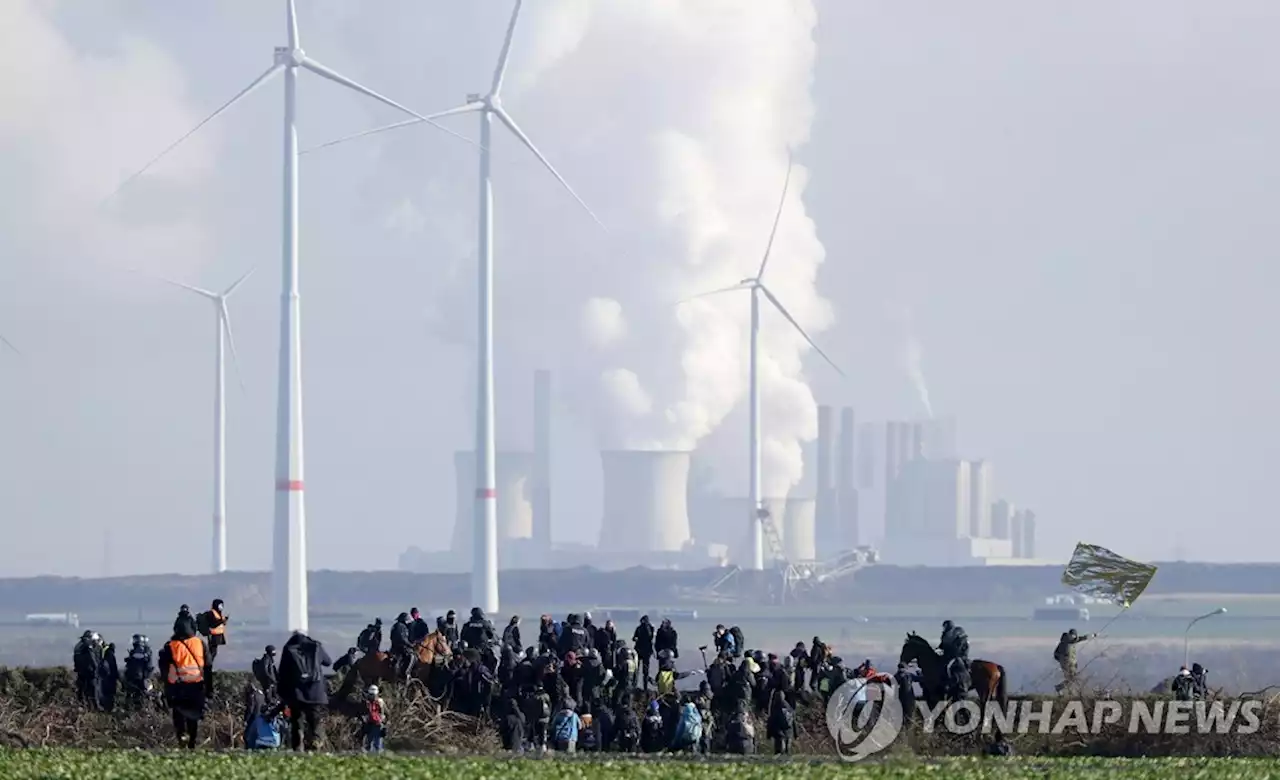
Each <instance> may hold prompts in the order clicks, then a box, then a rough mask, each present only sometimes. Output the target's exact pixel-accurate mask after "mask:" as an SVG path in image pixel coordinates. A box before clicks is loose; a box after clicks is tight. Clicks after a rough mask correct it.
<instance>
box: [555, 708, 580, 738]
mask: <svg viewBox="0 0 1280 780" xmlns="http://www.w3.org/2000/svg"><path fill="white" fill-rule="evenodd" d="M577 717H578V716H577V714H576V713H574V711H573V710H561V711H560V714H559V715H557V716H556V722H555V735H556V739H558V740H560V741H562V742H568V741H569V740H571V739H573V738H574V736H573V732H574V728H573V727H574V722H573V721H574V719H575V718H577Z"/></svg>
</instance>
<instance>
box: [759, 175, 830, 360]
mask: <svg viewBox="0 0 1280 780" xmlns="http://www.w3.org/2000/svg"><path fill="white" fill-rule="evenodd" d="M790 186H791V151H790V150H788V151H787V177H786V178H785V179H783V180H782V197H781V198H779V199H778V213H777V214H774V215H773V229H772V230H770V231H769V243H768V244H766V245H765V247H764V259H763V260H761V261H760V273H758V274H756V278H757V279H763V278H764V267H765V266H766V265H768V263H769V253H770V252H771V251H773V239H774V238H775V237H777V235H778V223H779V222H781V221H782V207H783V205H784V204H786V202H787V188H788V187H790ZM796 327H799V326H798V325H797V326H796ZM805 338H808V336H806V337H805ZM814 348H815V349H816V348H817V347H816V346H815V347H814Z"/></svg>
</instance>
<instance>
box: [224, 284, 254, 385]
mask: <svg viewBox="0 0 1280 780" xmlns="http://www.w3.org/2000/svg"><path fill="white" fill-rule="evenodd" d="M249 273H253V272H252V271H250V272H249ZM218 307H219V308H221V309H222V329H223V330H225V331H226V332H227V346H228V347H230V348H231V363H232V364H233V365H234V366H235V369H236V379H238V380H240V392H244V374H243V373H241V372H240V356H239V355H238V354H236V337H235V336H233V335H231V313H230V312H229V311H227V301H226V299H225V298H224V299H222V300H220V301H218Z"/></svg>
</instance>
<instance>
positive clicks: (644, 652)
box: [631, 623, 655, 658]
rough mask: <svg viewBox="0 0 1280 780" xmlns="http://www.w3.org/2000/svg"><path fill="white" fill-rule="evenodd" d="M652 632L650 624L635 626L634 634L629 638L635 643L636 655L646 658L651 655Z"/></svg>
mask: <svg viewBox="0 0 1280 780" xmlns="http://www.w3.org/2000/svg"><path fill="white" fill-rule="evenodd" d="M654 633H655V632H654V630H653V624H652V623H641V624H640V625H638V626H636V633H635V634H634V635H633V636H632V637H631V641H632V642H634V643H635V649H636V655H638V656H640V657H641V658H648V657H649V656H651V655H653V637H654Z"/></svg>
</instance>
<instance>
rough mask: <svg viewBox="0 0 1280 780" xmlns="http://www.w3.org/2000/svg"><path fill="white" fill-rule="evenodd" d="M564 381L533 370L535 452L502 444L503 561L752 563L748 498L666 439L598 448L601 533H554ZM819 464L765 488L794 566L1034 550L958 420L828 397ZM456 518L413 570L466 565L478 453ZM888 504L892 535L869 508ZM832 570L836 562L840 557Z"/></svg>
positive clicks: (768, 545) (991, 559)
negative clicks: (965, 449) (961, 442)
mask: <svg viewBox="0 0 1280 780" xmlns="http://www.w3.org/2000/svg"><path fill="white" fill-rule="evenodd" d="M551 409H552V384H551V375H550V373H549V372H547V371H538V372H536V373H535V375H534V382H533V410H534V425H533V441H532V448H531V449H530V450H513V451H501V452H498V453H497V458H496V462H495V471H496V477H497V479H496V482H497V484H496V492H497V496H496V499H497V529H496V530H497V547H498V559H499V563H500V566H501V567H502V568H504V569H514V568H520V569H530V568H571V567H576V566H583V565H590V566H593V567H596V568H601V569H624V568H630V567H633V566H646V567H650V568H681V569H694V568H706V567H708V566H717V565H719V566H724V565H728V564H739V565H741V564H742V563H743V562H744V561H747V560H748V559H749V558H750V552H751V528H750V525H751V521H750V518H751V517H752V509H751V506H750V501H749V499H747V498H743V497H733V496H729V497H726V496H722V495H718V494H714V493H708V492H706V488H705V487H703V486H695V487H694V488H693V489H692V490H691V485H690V469H691V466H692V463H693V453H692V452H689V451H676V450H659V449H608V450H603V451H601V452H600V469H601V470H600V475H601V479H602V483H601V484H602V488H603V492H602V502H601V507H600V516H599V517H600V532H599V536H598V539H597V540H595V544H594V545H586V544H565V543H563V542H561V543H556V541H555V540H554V539H552V535H551V522H550V520H551V512H552V506H553V501H554V491H553V486H552V484H551V473H552V472H551V442H552V420H551ZM817 417H818V438H817V441H816V442H814V444H813V446H812V448H811V450H810V452H809V453H808V454H807V455H806V458H805V467H806V468H805V470H806V472H810V473H809V476H808V478H807V480H806V483H805V484H804V485H803V486H802V487H797V488H795V489H793V490H792V493H791V495H787V496H773V497H769V498H765V499H763V501H762V503H763V509H764V518H765V519H764V530H765V533H764V535H765V557H766V560H767V562H768V565H769V566H770V567H771V568H775V569H778V570H783V571H788V572H790V574H789V575H788V576H790V577H809V576H813V577H818V576H820V575H819V573H820V572H821V571H825V570H827V569H824V566H827V564H830V563H831V562H833V561H840V562H841V566H838V567H836V568H841V569H842V570H843V568H842V567H844V568H847V566H848V562H849V560H850V559H851V557H852V558H853V559H858V560H860V561H862V560H864V559H865V560H867V561H869V560H872V559H874V558H876V557H877V556H876V555H874V554H873V552H872V550H871V547H869V546H868V544H867V543H868V541H875V542H877V545H876V546H877V547H878V548H879V549H880V550H882V551H883V559H884V561H885V562H886V563H894V564H901V565H926V566H973V565H993V564H1009V563H1032V562H1034V561H1035V550H1036V545H1035V515H1034V514H1033V513H1032V512H1030V511H1028V510H1026V509H1019V508H1015V507H1014V506H1013V504H1011V503H1009V502H1008V501H1006V500H1004V499H993V490H994V486H993V474H994V471H993V466H992V464H991V463H990V462H989V461H985V460H964V459H960V458H958V457H957V456H956V453H955V450H956V441H955V421H954V419H952V418H944V419H941V420H924V421H921V420H915V421H899V420H895V421H887V422H884V423H882V424H877V423H867V422H863V423H861V424H859V422H858V420H857V417H856V415H855V413H854V409H853V408H852V407H847V406H846V407H843V408H839V409H838V410H837V408H836V407H832V406H827V405H820V406H819V407H818V409H817ZM454 461H455V469H456V476H457V490H456V501H455V519H454V524H453V532H452V534H451V536H450V540H449V541H450V544H449V545H448V549H447V550H441V551H434V552H431V551H427V552H424V551H422V550H420V549H417V548H413V549H411V550H410V551H409V552H407V553H405V554H404V555H403V556H402V558H401V568H404V569H410V570H416V571H437V572H450V571H458V572H462V571H468V570H469V569H470V566H471V561H472V558H473V555H472V552H473V551H472V546H473V544H474V542H473V533H472V531H473V529H472V523H473V522H474V517H475V511H474V510H475V500H476V496H477V486H476V462H475V454H474V453H473V452H471V451H469V450H468V451H460V452H456V453H455V454H454ZM878 516H883V518H884V526H883V530H882V531H881V533H880V535H879V536H877V535H876V531H877V530H879V529H876V528H874V527H872V526H870V525H869V524H868V522H867V521H868V520H871V519H874V518H876V517H878ZM828 568H829V567H828Z"/></svg>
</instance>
